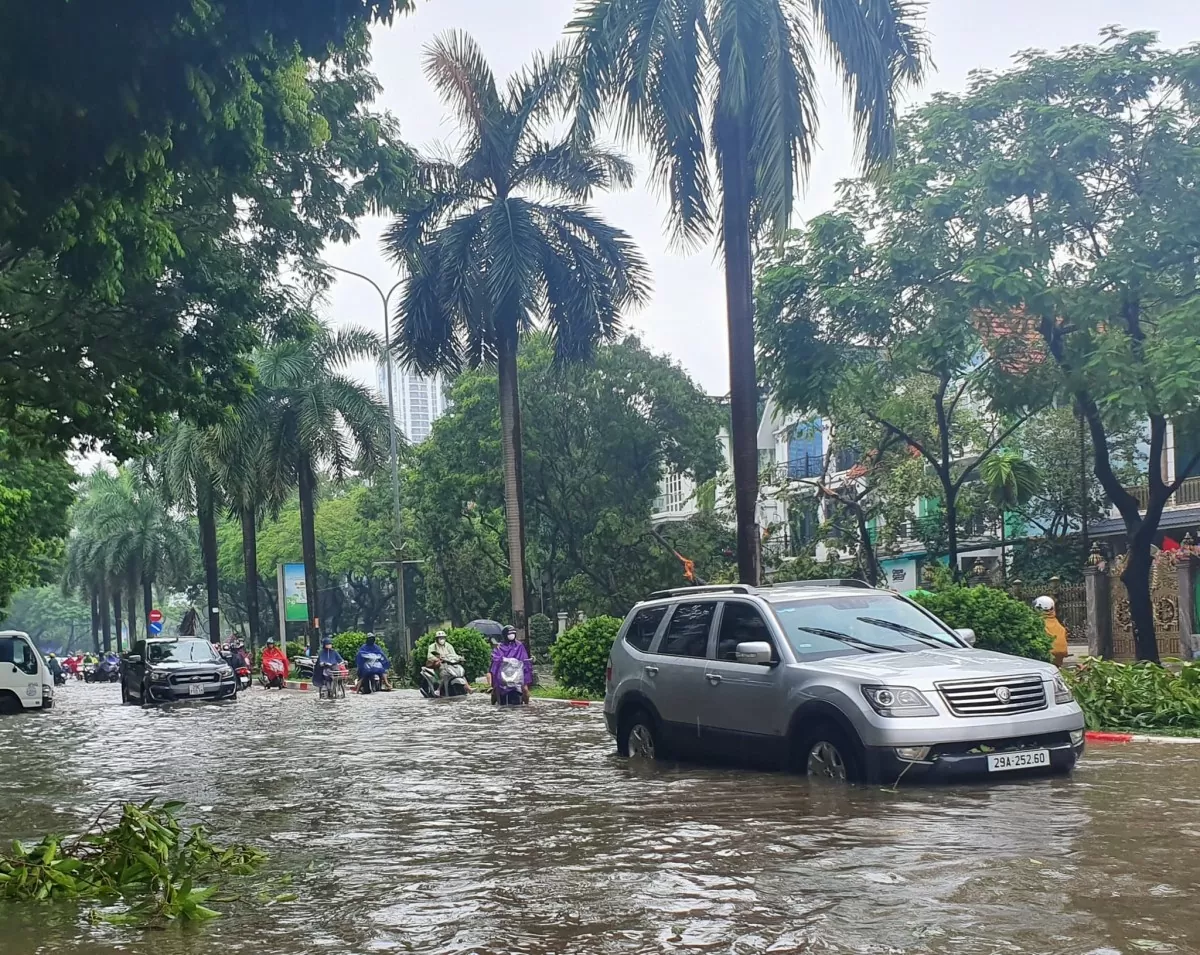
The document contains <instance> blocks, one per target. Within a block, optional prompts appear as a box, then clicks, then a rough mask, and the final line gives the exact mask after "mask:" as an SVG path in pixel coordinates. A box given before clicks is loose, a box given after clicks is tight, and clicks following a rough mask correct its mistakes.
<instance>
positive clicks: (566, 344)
mask: <svg viewBox="0 0 1200 955" xmlns="http://www.w3.org/2000/svg"><path fill="white" fill-rule="evenodd" d="M425 70H426V73H427V75H428V76H429V78H430V80H431V81H432V82H433V84H434V86H435V87H436V88H437V90H438V92H439V93H440V94H441V96H442V99H443V100H444V101H445V102H446V104H447V105H448V106H449V107H450V108H451V109H452V110H453V112H454V114H455V117H456V119H457V120H458V122H459V124H460V126H461V129H462V133H463V136H462V145H461V149H460V151H459V153H458V155H457V156H456V157H455V158H454V159H453V160H450V161H428V160H425V161H420V162H419V163H418V174H419V175H420V176H421V177H422V178H423V180H424V181H423V185H424V187H425V188H424V190H423V191H422V193H421V194H420V195H419V196H417V197H415V198H414V199H412V200H411V201H410V203H409V205H408V207H407V208H405V209H403V210H402V212H401V214H400V215H399V216H398V217H397V219H396V221H395V223H394V224H393V225H392V226H391V227H390V228H389V229H388V231H387V233H386V234H385V238H384V242H385V245H386V247H387V249H388V251H389V253H390V254H391V255H392V257H393V258H394V259H395V260H396V261H397V262H398V263H400V264H401V266H402V267H403V268H405V269H406V270H407V271H408V272H409V274H410V281H409V283H408V286H407V288H406V290H405V295H404V298H403V299H402V301H401V303H400V306H399V314H398V320H399V334H398V336H397V343H396V347H397V350H398V351H399V354H400V357H401V359H402V360H403V361H405V362H406V363H408V364H409V365H412V366H414V367H416V368H418V369H420V370H422V371H427V372H429V371H448V372H454V371H456V370H457V369H458V368H459V367H461V366H462V365H463V364H464V363H465V364H478V363H480V362H484V361H492V360H494V361H495V362H496V367H497V371H498V374H499V381H500V430H501V451H502V456H503V467H504V504H505V523H506V527H507V538H508V553H509V569H510V573H511V596H512V609H513V622H514V624H515V625H516V626H518V627H522V628H523V627H524V626H525V519H524V501H523V496H522V495H523V484H522V474H521V411H520V401H519V395H518V385H517V344H518V340H519V338H520V336H521V334H522V333H526V332H528V331H529V330H530V329H532V328H534V327H535V326H536V325H537V324H538V322H539V320H544V322H545V323H546V324H547V325H548V326H549V330H550V333H551V335H552V336H553V338H554V342H555V346H556V350H557V353H558V356H559V357H560V358H561V359H577V358H586V357H588V356H589V355H590V354H591V351H592V349H593V348H594V347H595V345H596V343H597V342H598V341H601V340H604V339H607V338H611V337H612V336H614V335H615V334H616V333H617V331H618V330H619V328H620V316H621V311H622V309H624V308H625V307H627V306H629V305H633V304H638V303H640V302H642V301H643V300H644V299H645V297H646V294H647V289H648V272H647V268H646V265H645V263H644V262H643V260H642V258H641V256H640V255H639V254H638V252H637V250H636V248H635V247H634V245H633V242H632V240H631V239H630V238H629V236H628V235H626V234H625V233H624V232H622V231H621V230H619V229H614V228H612V227H611V226H609V225H607V224H605V223H604V222H603V221H601V220H600V219H599V218H597V217H596V216H595V215H594V214H593V213H592V212H591V210H590V209H589V208H588V207H587V206H585V205H584V204H583V203H585V202H586V201H587V200H588V199H589V197H590V196H591V195H592V193H593V192H594V191H596V190H598V189H609V188H613V187H627V186H629V185H630V184H631V182H632V180H633V169H632V167H631V166H630V164H629V163H628V161H627V160H625V159H624V158H623V157H621V156H620V155H618V154H616V153H613V152H610V151H608V150H606V149H604V148H602V147H600V146H599V145H597V144H596V143H595V142H594V141H593V140H592V138H591V137H590V136H579V135H567V136H559V137H557V138H547V137H551V136H552V133H553V124H554V121H555V120H556V119H557V115H556V113H557V111H558V110H559V109H561V108H562V107H563V106H564V105H565V102H566V97H567V95H568V93H569V88H570V86H569V84H570V79H571V62H570V60H569V58H568V57H567V56H565V54H564V53H563V52H562V51H556V52H554V53H552V54H550V55H549V56H547V57H538V58H536V59H535V60H534V61H533V63H532V64H531V65H530V66H529V67H527V68H526V69H525V70H523V71H522V72H520V73H518V74H517V75H515V76H513V77H512V78H511V79H510V80H509V81H508V83H507V85H506V86H505V87H504V89H503V90H501V89H500V88H499V86H498V85H497V82H496V78H495V76H494V75H493V74H492V71H491V69H490V68H489V66H488V64H487V62H486V61H485V60H484V57H483V54H482V52H481V51H480V49H479V47H478V46H477V45H476V43H475V42H474V41H473V40H472V39H471V38H470V37H468V36H466V35H465V34H462V33H449V34H446V35H444V36H442V37H440V38H438V39H437V40H436V41H435V42H434V43H433V44H432V45H431V46H429V47H428V48H427V51H426V56H425Z"/></svg>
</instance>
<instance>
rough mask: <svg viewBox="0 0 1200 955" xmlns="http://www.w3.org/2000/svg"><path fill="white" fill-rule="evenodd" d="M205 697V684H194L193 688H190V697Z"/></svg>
mask: <svg viewBox="0 0 1200 955" xmlns="http://www.w3.org/2000/svg"><path fill="white" fill-rule="evenodd" d="M203 695H204V684H203V683H193V684H192V685H191V686H189V687H188V696H203Z"/></svg>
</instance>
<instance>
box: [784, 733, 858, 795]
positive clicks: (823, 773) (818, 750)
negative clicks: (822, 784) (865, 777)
mask: <svg viewBox="0 0 1200 955" xmlns="http://www.w3.org/2000/svg"><path fill="white" fill-rule="evenodd" d="M793 753H794V768H795V769H796V771H797V772H801V773H804V774H805V775H806V776H812V777H814V778H816V779H829V780H832V781H833V782H838V783H847V782H851V783H852V782H858V781H860V780H861V779H862V772H861V760H860V758H859V749H858V747H856V746H855V742H854V741H853V740H851V739H850V738H849V737H848V736H847V735H846V733H845V732H844V731H843V730H842V729H841V728H840V727H839V726H837V725H836V724H834V723H824V722H822V723H818V724H816V725H815V726H813V727H811V728H809V729H807V730H806V731H805V732H803V733H801V734H800V737H799V738H798V739H797V740H796V745H795V748H794V750H793Z"/></svg>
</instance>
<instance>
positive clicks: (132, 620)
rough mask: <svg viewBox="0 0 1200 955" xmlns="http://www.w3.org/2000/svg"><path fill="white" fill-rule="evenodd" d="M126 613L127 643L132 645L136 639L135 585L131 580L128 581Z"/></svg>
mask: <svg viewBox="0 0 1200 955" xmlns="http://www.w3.org/2000/svg"><path fill="white" fill-rule="evenodd" d="M126 607H127V611H126V615H127V616H128V617H129V645H130V646H131V647H132V646H133V645H134V643H135V642H136V641H137V616H138V614H137V586H136V585H135V584H134V582H133V581H132V580H131V581H130V582H129V603H128V604H127V605H126Z"/></svg>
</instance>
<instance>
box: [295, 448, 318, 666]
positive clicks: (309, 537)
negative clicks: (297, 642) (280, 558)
mask: <svg viewBox="0 0 1200 955" xmlns="http://www.w3.org/2000/svg"><path fill="white" fill-rule="evenodd" d="M299 478H300V482H299V483H300V547H301V550H302V551H303V553H304V594H305V599H306V600H307V601H308V623H309V629H310V630H311V633H310V637H311V638H312V639H313V640H314V641H315V642H316V644H317V645H318V646H319V645H320V643H321V606H320V605H321V591H320V588H319V587H318V584H317V532H316V525H315V520H316V503H315V498H316V488H317V476H316V474H315V473H314V472H313V465H312V458H311V457H309V456H308V455H307V454H301V455H300V475H299Z"/></svg>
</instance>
